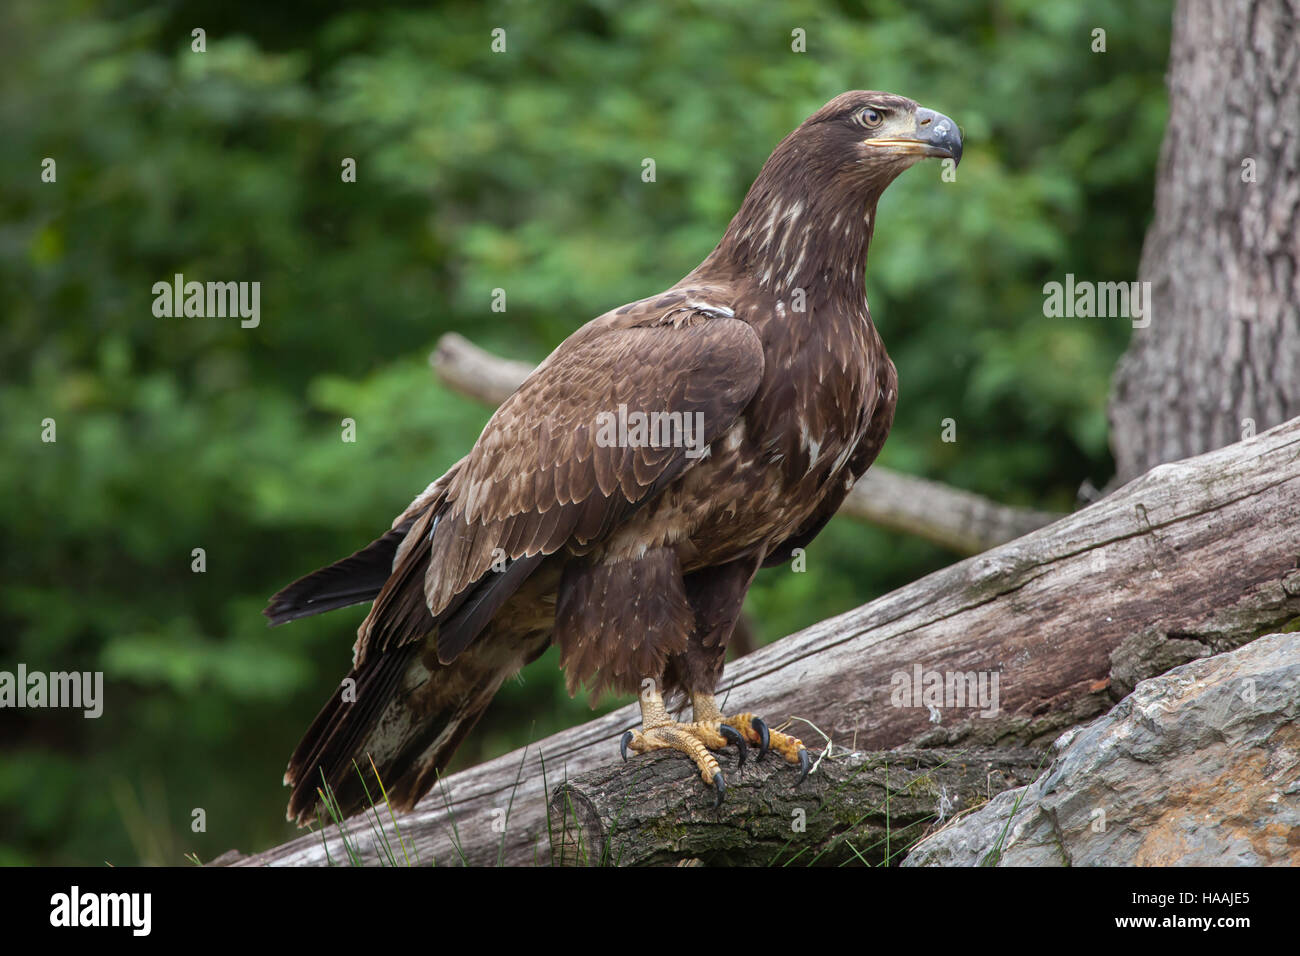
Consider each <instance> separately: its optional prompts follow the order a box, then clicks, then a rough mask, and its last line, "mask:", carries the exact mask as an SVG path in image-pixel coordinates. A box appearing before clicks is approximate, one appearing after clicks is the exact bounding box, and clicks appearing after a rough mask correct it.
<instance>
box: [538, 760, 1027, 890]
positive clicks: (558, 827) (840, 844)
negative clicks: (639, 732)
mask: <svg viewBox="0 0 1300 956" xmlns="http://www.w3.org/2000/svg"><path fill="white" fill-rule="evenodd" d="M735 763H736V760H735V757H734V756H732V757H729V758H728V759H725V760H724V761H723V767H724V770H725V772H726V774H727V779H728V781H729V782H728V784H727V799H725V800H724V801H723V802H722V805H721V806H720V807H719V808H718V809H717V810H714V809H713V807H712V804H711V803H709V802H708V801H704V800H701V799H700V779H699V777H698V775H697V774H696V772H695V769H694V767H693V766H692V765H691V764H690V763H688V762H687V761H685V760H682V759H680V758H679V757H675V756H674V755H672V754H668V753H662V752H661V753H655V754H651V755H650V756H649V757H647V758H646V759H645V760H642V761H638V764H639V765H638V766H637V767H636V768H635V770H634V771H633V772H631V773H628V772H626V771H625V770H624V769H623V767H621V766H620V765H619V764H617V763H613V762H609V763H606V764H603V765H602V766H600V767H598V768H596V769H595V770H591V771H589V772H587V773H585V774H582V775H581V776H579V777H576V778H574V779H572V780H569V781H567V782H566V783H563V784H561V785H560V786H558V787H556V788H555V791H554V793H553V794H552V796H551V801H550V806H549V808H548V816H547V822H548V826H549V830H550V850H551V853H550V857H549V862H552V863H554V864H557V865H563V866H588V865H603V864H609V865H616V866H654V865H669V864H679V863H681V862H682V861H684V860H685V861H699V862H703V863H707V864H710V865H726V866H792V865H793V866H831V865H837V864H843V863H860V864H865V865H868V866H879V865H881V864H884V863H896V862H898V861H899V860H901V859H902V858H903V855H904V854H905V853H906V852H907V850H908V848H910V847H911V846H912V845H913V844H915V843H916V842H917V840H919V839H920V838H921V837H922V836H923V835H924V834H925V833H926V831H927V830H928V829H930V828H931V827H934V826H938V825H940V824H942V823H943V821H944V820H946V819H948V818H949V817H951V816H952V814H954V813H959V812H961V811H964V810H968V809H972V808H976V807H979V806H982V805H984V804H986V803H987V802H988V801H989V800H990V799H992V798H993V797H994V796H996V795H997V794H999V793H1001V792H1003V791H1004V790H1009V789H1012V788H1016V787H1019V786H1024V785H1026V784H1028V783H1030V782H1032V781H1033V779H1034V778H1035V777H1036V776H1037V775H1038V773H1039V772H1040V771H1041V770H1042V769H1043V767H1044V766H1045V765H1046V758H1045V756H1044V754H1043V753H1042V752H1041V751H1038V750H1032V749H1028V748H1001V749H997V750H938V749H936V750H906V751H884V752H876V753H863V752H860V751H850V752H846V753H843V754H840V753H834V754H832V755H831V756H829V757H827V758H826V759H824V760H823V761H822V763H821V765H820V766H819V767H818V768H817V769H818V772H817V773H815V774H813V775H812V776H810V777H809V778H808V779H807V780H806V781H804V783H802V784H800V785H799V786H797V787H796V786H795V781H796V780H797V778H798V773H797V772H796V771H795V770H794V769H793V768H792V767H789V766H787V765H786V764H784V763H783V762H781V761H779V760H773V759H770V758H769V759H767V760H765V761H763V762H761V763H760V762H756V761H754V760H753V759H750V760H748V761H747V762H746V764H745V766H744V768H743V769H740V768H737V767H736V766H735Z"/></svg>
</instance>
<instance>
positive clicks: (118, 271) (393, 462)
mask: <svg viewBox="0 0 1300 956" xmlns="http://www.w3.org/2000/svg"><path fill="white" fill-rule="evenodd" d="M1169 19H1170V8H1169V5H1168V4H1166V3H1162V2H1151V3H1142V4H1132V3H1127V2H1123V0H1098V2H1089V3H1086V4H1083V3H1065V4H1061V3H1041V2H1039V0H986V2H970V0H907V2H903V0H868V2H863V3H848V2H844V3H826V2H816V3H814V2H800V0H795V2H790V3H782V4H753V3H748V2H740V0H723V2H716V3H707V4H705V3H688V2H665V3H654V4H626V3H618V2H614V0H587V2H577V0H560V2H552V3H545V4H542V3H522V2H515V3H488V4H478V3H470V2H459V3H457V2H453V3H443V4H430V3H396V4H385V3H373V4H367V5H364V9H352V8H351V6H350V5H348V4H344V3H341V2H336V3H330V2H325V3H312V4H296V3H286V4H256V5H254V4H234V3H218V2H216V0H211V2H198V3H190V2H179V0H178V2H158V3H152V4H150V3H134V4H128V3H120V2H110V0H75V2H74V0H9V2H7V3H6V4H4V9H3V12H2V13H0V60H2V61H3V64H4V66H3V67H2V68H0V164H2V179H3V183H4V189H3V192H0V287H2V288H3V297H2V299H0V301H2V302H3V305H2V306H0V309H3V327H2V328H3V332H2V333H0V405H2V407H3V417H2V419H0V442H2V443H3V444H2V446H0V456H2V458H3V463H4V464H3V467H2V468H0V537H2V538H3V542H4V544H3V549H2V552H0V560H2V561H3V574H0V669H4V670H11V671H12V670H14V669H15V667H16V665H17V663H18V662H25V663H26V664H27V666H28V667H29V668H30V669H39V670H46V671H54V670H102V671H103V672H104V674H105V698H106V701H105V707H104V713H103V716H102V717H101V718H99V719H98V720H87V719H83V718H82V717H81V716H80V714H79V713H78V712H69V711H48V710H47V711H33V710H27V711H17V710H7V711H5V712H3V713H2V714H0V738H2V743H0V863H6V864H15V863H79V864H91V865H98V864H100V863H102V862H103V861H109V862H111V863H114V864H130V863H136V862H145V863H171V864H177V863H183V862H184V855H185V854H187V853H191V852H193V853H197V855H198V856H199V857H200V858H201V859H203V860H207V859H211V858H212V857H213V856H215V855H217V854H219V853H221V852H222V851H225V850H227V849H231V848H238V849H240V850H243V851H253V850H257V849H261V848H264V847H266V846H269V845H272V844H274V843H277V842H280V841H282V840H283V839H285V838H287V837H289V836H291V835H292V834H293V833H294V832H295V831H293V830H292V828H291V827H290V826H289V825H288V824H286V823H284V822H283V811H284V801H285V799H286V792H285V791H284V790H283V789H282V787H281V785H280V776H281V774H282V772H283V768H284V765H285V763H286V761H287V758H288V756H289V753H290V751H291V750H292V748H293V747H294V745H295V744H296V743H297V740H298V737H299V735H300V733H301V732H302V731H303V730H304V729H305V728H306V726H307V724H308V723H309V722H310V720H311V718H312V717H313V716H314V714H315V712H316V710H317V708H318V707H319V705H320V704H321V703H322V702H323V701H324V700H325V698H326V697H327V696H328V695H329V694H330V693H331V692H332V690H333V689H334V687H335V685H336V682H337V681H338V679H339V678H340V677H341V676H342V675H343V674H344V673H345V672H346V669H347V665H348V663H349V660H350V655H351V643H352V640H353V638H354V632H355V627H356V624H357V623H358V622H359V621H360V619H361V617H362V616H363V615H364V613H365V611H364V608H354V609H350V610H348V611H342V612H337V613H334V614H331V615H327V616H325V617H321V618H316V619H311V620H305V621H301V622H298V623H295V624H292V625H290V626H288V627H285V628H280V629H277V630H274V631H272V630H268V629H267V627H266V624H265V621H264V620H263V618H262V616H261V614H260V611H261V609H262V607H263V606H264V604H265V602H266V598H267V597H268V596H269V595H270V594H271V593H272V592H274V591H275V590H277V589H278V588H279V587H280V586H282V585H283V584H285V583H287V582H288V581H289V580H291V579H293V578H294V577H297V576H298V575H300V574H302V573H305V572H307V571H309V570H311V569H313V568H316V567H318V566H320V565H322V564H324V563H326V562H328V561H330V560H332V559H335V558H337V557H340V556H342V555H344V554H347V553H348V552H350V551H352V550H353V549H355V548H357V547H359V546H360V545H362V544H364V543H365V542H367V541H369V540H370V539H371V538H372V537H373V536H374V535H376V534H378V533H379V532H381V531H383V530H385V529H386V528H387V526H388V523H389V521H390V519H391V518H392V516H393V515H394V514H396V513H397V512H398V511H399V510H400V509H402V508H403V507H404V506H405V505H406V504H407V503H408V502H409V501H410V499H411V498H412V497H414V495H415V494H416V493H417V492H419V491H420V490H421V489H423V488H424V486H425V484H426V483H427V482H429V481H430V480H432V479H433V478H435V477H436V476H438V475H439V474H440V473H441V472H442V470H443V469H444V468H445V467H446V466H447V465H449V464H450V463H451V462H453V461H454V460H456V459H457V458H458V457H460V455H461V454H463V453H464V451H465V450H466V449H467V448H468V446H469V445H470V444H471V443H472V442H473V440H474V439H475V437H476V436H477V434H478V431H479V430H480V428H481V427H482V425H483V423H484V422H485V421H486V420H487V417H488V415H489V413H490V409H488V408H485V407H483V406H480V405H477V404H475V403H473V402H471V401H469V400H468V399H465V398H462V397H459V396H457V395H455V394H452V393H451V392H449V391H448V390H446V389H445V388H444V387H442V386H440V385H439V384H438V383H437V382H436V381H435V380H434V377H433V376H432V374H431V372H430V369H429V365H428V362H427V356H428V353H429V351H430V349H431V348H432V346H433V345H434V343H435V342H436V340H437V338H438V337H439V335H441V334H442V333H444V332H447V331H452V330H455V331H459V332H461V333H463V334H464V335H466V336H468V337H469V338H471V339H472V340H474V341H475V342H477V343H478V344H480V345H483V346H485V347H487V348H490V349H492V350H494V351H496V352H497V353H498V354H502V355H505V356H509V357H512V358H518V359H526V360H529V361H537V360H539V359H541V358H542V357H543V356H544V355H545V354H546V353H547V352H548V351H549V350H550V349H551V348H553V347H554V346H555V345H556V344H557V343H558V342H559V341H560V340H561V339H563V338H564V337H565V336H566V335H568V334H569V333H570V332H572V331H573V330H574V329H576V328H577V327H578V326H579V325H581V324H582V323H583V322H585V321H587V320H588V319H590V318H592V317H594V316H596V315H597V314H599V313H601V312H603V311H605V310H606V309H608V308H610V307H613V306H616V305H619V304H621V303H623V302H626V301H629V300H632V299H636V298H640V297H642V296H645V295H648V294H650V293H653V292H655V291H658V290H659V289H662V288H663V287H665V286H667V285H669V284H671V283H673V282H675V281H676V280H677V279H678V278H680V277H681V276H682V275H683V274H685V273H686V272H687V271H689V270H690V269H691V268H693V267H694V266H695V265H696V264H697V263H698V262H699V260H700V259H702V258H703V257H704V256H705V255H706V254H707V253H708V252H709V251H710V250H711V249H712V247H713V245H714V244H715V243H716V241H717V240H718V238H719V237H720V236H721V234H722V232H723V230H724V228H725V227H726V224H727V222H728V220H729V219H730V217H731V215H732V214H733V212H734V211H735V210H736V208H737V207H738V205H739V203H740V200H741V198H742V197H743V195H744V193H745V190H746V189H747V187H748V186H749V184H750V182H751V180H752V179H753V177H754V175H755V174H756V173H757V171H758V169H759V166H760V165H761V163H762V162H763V160H764V159H765V158H766V157H767V155H768V153H769V152H770V151H771V149H772V148H773V146H775V144H776V143H777V141H778V140H780V139H781V137H783V136H784V135H785V134H786V133H787V132H789V131H790V130H791V129H792V128H793V127H794V126H795V125H797V124H798V123H799V122H800V121H801V120H802V119H803V118H804V117H805V116H807V115H808V114H809V113H810V112H812V111H813V110H815V109H816V108H817V107H818V106H820V105H821V104H822V103H823V102H825V101H826V100H827V99H829V98H830V97H832V96H833V95H835V94H837V93H840V92H842V91H844V90H846V89H854V88H876V89H884V90H890V91H895V92H899V93H903V94H906V95H908V96H911V97H913V98H915V99H917V100H919V101H920V102H922V103H923V104H924V105H927V106H930V107H933V108H935V109H938V110H941V111H943V112H945V113H948V114H949V115H951V116H953V117H954V118H956V120H957V121H958V122H959V123H960V124H961V125H962V126H963V128H964V132H965V137H966V150H965V157H964V161H963V163H962V165H961V168H960V170H959V172H958V177H957V182H956V183H955V184H948V183H941V182H940V179H939V176H940V167H939V165H938V164H926V165H923V166H921V167H918V168H917V169H915V170H913V171H912V172H911V173H909V174H907V175H906V176H904V177H903V178H902V179H901V180H900V181H899V182H898V183H897V184H896V185H894V186H893V187H892V188H891V189H890V191H889V193H888V194H887V195H886V197H885V199H884V201H883V202H882V204H881V208H880V214H879V220H878V222H879V228H878V229H877V232H876V237H875V243H874V245H873V247H872V253H871V262H870V265H869V267H868V274H867V288H868V295H869V298H870V302H871V309H872V314H873V316H874V318H875V321H876V324H877V325H878V327H879V328H880V330H881V332H882V335H883V337H884V339H885V341H886V343H887V345H888V348H889V351H890V354H891V355H892V356H893V358H894V361H895V362H896V364H897V366H898V370H899V377H900V380H901V388H900V401H899V406H898V417H897V422H896V424H895V426H894V431H893V434H892V436H891V438H890V440H889V443H888V444H887V446H886V448H885V451H884V454H883V456H882V458H881V461H882V463H884V464H887V465H889V466H891V467H894V468H897V469H899V470H902V471H905V472H909V473H912V474H916V475H922V476H926V477H931V478H935V479H939V480H942V481H945V482H948V483H950V484H952V485H955V486H958V487H961V488H967V489H970V490H973V491H978V492H981V493H983V494H986V495H988V496H990V497H993V498H996V499H998V500H1000V501H1003V502H1006V503H1010V504H1025V505H1033V506H1036V507H1041V508H1055V509H1062V510H1066V509H1069V508H1071V507H1072V506H1073V505H1074V504H1075V496H1076V493H1077V491H1078V489H1079V487H1080V484H1081V482H1083V481H1084V480H1091V481H1092V482H1094V483H1096V484H1098V485H1100V484H1101V483H1103V482H1105V481H1106V480H1107V479H1108V478H1109V477H1110V475H1111V473H1112V465H1111V461H1110V457H1109V453H1108V451H1107V445H1106V417H1105V403H1106V395H1107V383H1108V379H1109V377H1110V375H1111V372H1112V371H1113V368H1114V365H1115V361H1116V359H1117V358H1118V356H1119V355H1120V353H1121V351H1122V350H1123V348H1124V346H1125V344H1126V342H1127V340H1128V336H1129V327H1128V324H1127V322H1124V321H1116V320H1104V319H1047V318H1044V317H1043V314H1042V299H1043V296H1042V285H1043V283H1044V282H1045V281H1048V280H1050V279H1060V278H1061V277H1062V275H1063V274H1064V273H1066V272H1073V273H1075V274H1077V275H1080V276H1086V277H1088V278H1091V279H1095V280H1098V281H1106V280H1132V279H1134V278H1135V275H1136V269H1137V263H1138V257H1139V253H1140V250H1141V243H1142V239H1143V233H1144V230H1145V229H1146V226H1147V224H1148V222H1149V220H1150V217H1151V213H1152V188H1153V182H1154V175H1155V166H1156V158H1157V152H1158V148H1159V144H1160V138H1161V135H1162V131H1163V124H1164V120H1165V115H1166V97H1165V93H1164V89H1163V71H1164V67H1165V64H1166V61H1167V58H1168V45H1169ZM195 27H201V28H203V29H204V30H205V31H206V35H207V51H206V52H205V53H195V52H192V51H191V30H192V29H194V28H195ZM496 27H502V28H504V29H505V30H506V31H507V50H506V52H505V53H501V54H494V53H492V52H491V51H490V41H491V36H490V34H491V31H492V30H493V29H494V28H496ZM795 28H800V29H803V30H804V31H806V36H807V52H806V53H795V52H792V50H791V42H792V40H791V31H792V30H793V29H795ZM1095 28H1102V29H1104V30H1105V31H1106V36H1107V39H1106V43H1107V50H1106V52H1105V53H1094V52H1092V49H1091V45H1092V36H1091V33H1092V31H1093V30H1094V29H1095ZM45 157H52V158H54V159H55V160H56V161H57V175H58V178H57V182H56V183H43V182H42V181H41V178H40V173H41V162H42V159H43V158H45ZM345 157H352V158H355V159H356V162H357V181H356V183H344V182H342V181H341V177H340V171H341V165H340V164H341V162H342V161H343V159H344V158H345ZM646 157H652V158H653V159H654V160H655V161H656V165H657V181H656V182H654V183H644V182H642V179H641V170H642V165H641V164H642V160H643V159H644V158H646ZM177 272H180V273H184V275H185V277H186V278H187V279H198V280H200V281H204V280H237V281H259V282H260V283H261V312H262V316H261V324H260V326H259V327H258V328H256V329H241V328H240V326H239V321H238V320H237V319H196V318H189V319H183V318H182V319H165V318H164V319H160V318H155V317H154V315H153V313H152V302H153V294H152V291H151V289H152V286H153V284H154V283H155V282H157V281H160V280H167V281H170V279H171V277H172V276H173V274H174V273H177ZM497 287H501V288H504V289H505V290H506V293H507V296H508V300H507V301H508V311H507V312H505V313H504V314H498V313H494V312H492V311H491V310H490V304H491V293H492V290H493V289H494V288H497ZM45 418H54V419H55V420H56V421H57V429H58V431H57V436H58V440H57V442H56V443H54V444H46V443H42V441H41V440H40V433H41V422H42V420H43V419H45ZM343 418H352V419H355V421H356V436H357V440H356V442H355V443H352V444H350V443H345V442H343V441H342V440H341V427H340V423H341V420H342V419H343ZM945 418H953V419H955V420H956V422H957V437H958V440H957V441H956V442H955V443H945V442H943V441H942V440H941V437H940V430H941V425H940V422H941V420H942V419H945ZM200 547H201V548H204V549H205V550H206V555H207V570H206V572H205V573H201V574H199V573H194V572H193V571H192V570H191V560H192V559H191V552H192V549H194V548H200ZM955 559H956V556H955V555H952V554H949V553H946V552H944V551H942V550H940V549H938V548H936V547H935V546H932V545H929V544H926V543H924V542H921V541H919V540H916V539H914V538H908V537H903V536H898V535H894V534H890V533H887V532H884V531H881V530H878V529H875V528H873V527H869V526H866V525H864V524H861V523H859V522H856V521H853V520H851V519H847V518H844V517H841V518H839V519H837V520H836V521H835V522H833V523H832V524H831V526H830V527H829V529H828V530H827V531H826V532H825V533H824V534H823V535H822V537H821V538H820V539H819V540H818V541H817V543H816V544H815V545H814V546H813V548H812V549H810V552H809V556H808V571H807V573H804V574H793V573H790V571H789V569H788V568H780V569H772V570H769V571H766V572H764V573H763V574H762V576H760V578H759V580H758V582H757V585H756V586H755V588H754V591H753V593H752V595H751V599H750V602H749V605H748V610H749V613H750V615H751V617H752V619H753V622H754V624H755V625H756V628H757V630H758V632H759V637H760V639H761V640H762V641H764V642H766V641H771V640H775V639H777V638H780V637H782V636H783V635H785V634H787V633H789V632H790V631H792V630H795V629H797V628H800V627H802V626H805V625H807V624H810V623H812V622H814V621H817V620H820V619H822V618H825V617H827V616H829V615H832V614H835V613H838V612H841V611H844V610H846V609H848V608H851V607H853V606H856V605H858V604H860V603H862V602H864V601H867V600H869V599H871V598H874V597H876V596H878V595H880V594H882V593H884V592H886V591H889V590H891V589H893V588H895V587H897V586H899V585H902V584H904V583H906V582H908V581H911V580H913V579H915V578H917V577H919V576H921V575H923V574H925V573H926V572H928V571H931V570H933V569H936V568H939V567H942V566H944V565H945V564H947V563H950V562H951V561H953V560H955ZM621 702H622V701H618V700H611V701H608V702H607V703H608V705H610V706H612V705H614V704H618V703H621ZM590 715H591V712H590V711H589V710H588V709H587V706H586V704H585V701H584V700H579V701H576V702H575V701H570V700H569V699H568V697H567V696H566V694H565V693H564V690H563V685H562V681H561V677H560V673H559V671H558V669H557V660H556V657H555V656H554V653H553V652H552V653H551V654H548V655H547V656H546V657H544V658H543V659H541V660H539V661H538V662H536V663H535V664H534V665H532V666H531V667H529V668H528V669H527V671H525V673H524V674H523V677H522V680H521V681H519V682H517V683H511V684H509V685H508V686H507V687H506V688H505V689H504V690H503V692H502V693H501V694H500V695H499V697H498V698H497V700H496V702H495V703H494V704H493V706H492V709H491V710H490V711H489V714H488V716H487V717H486V718H485V720H484V722H483V724H481V725H480V727H479V730H478V731H477V732H476V733H475V734H474V735H473V736H472V737H471V739H470V741H469V742H468V743H467V744H466V745H465V746H464V747H463V748H462V750H461V752H460V754H459V755H458V758H457V760H458V762H457V766H464V765H466V764H469V763H473V762H477V761H479V760H481V759H484V758H486V757H490V756H494V755H496V754H499V753H502V752H505V751H507V750H509V749H511V748H513V747H516V746H519V745H521V744H523V743H525V742H528V741H531V740H535V739H538V738H540V737H541V736H543V735H545V734H547V733H550V732H552V731H555V730H557V729H560V728H563V727H565V726H568V725H571V724H574V723H578V722H581V721H584V720H586V719H588V718H589V717H590ZM610 754H611V759H613V757H614V755H615V746H614V743H613V742H611V748H610ZM195 808H202V809H203V810H204V811H205V813H206V832H200V833H195V832H193V831H192V829H191V820H192V812H193V811H194V809H195Z"/></svg>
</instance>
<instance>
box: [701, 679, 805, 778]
mask: <svg viewBox="0 0 1300 956" xmlns="http://www.w3.org/2000/svg"><path fill="white" fill-rule="evenodd" d="M691 701H692V705H693V709H694V711H695V718H696V720H697V721H698V720H701V719H704V720H710V719H712V718H713V715H714V714H717V717H716V720H717V721H718V722H720V723H721V724H722V725H723V726H724V727H731V728H732V729H734V730H735V731H736V732H738V733H739V734H740V735H741V737H742V738H743V739H744V740H745V742H746V743H748V744H753V745H754V746H756V747H758V759H759V760H762V759H763V758H764V757H765V756H767V752H768V751H769V750H773V751H775V752H776V753H778V754H780V755H781V756H782V757H784V758H785V759H786V762H787V763H792V764H798V765H799V779H798V780H796V781H795V784H794V785H795V786H796V787H797V786H799V784H801V783H803V782H804V780H806V779H807V778H808V771H809V770H811V769H812V756H811V755H810V754H809V753H808V749H807V748H806V747H804V745H803V741H802V740H800V739H799V738H798V737H792V736H790V735H789V734H783V733H781V732H780V731H779V730H769V729H768V726H767V723H766V722H765V721H764V720H763V718H761V717H757V716H755V715H754V714H750V713H745V714H736V715H735V716H734V717H723V716H722V715H721V714H720V713H718V706H717V704H716V703H715V702H714V700H713V697H712V695H709V694H696V695H693V696H692V698H691ZM710 711H712V713H711V712H710ZM742 756H743V755H742ZM743 762H744V761H743V759H742V763H743Z"/></svg>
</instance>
